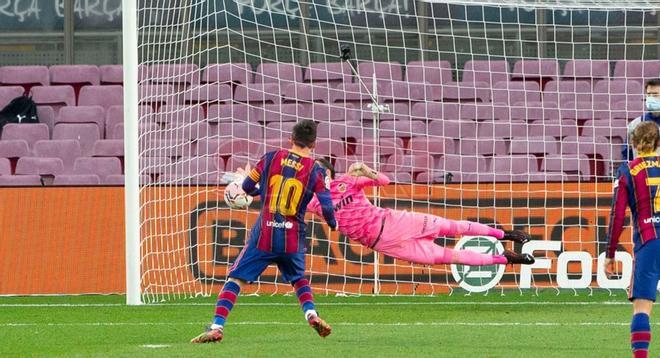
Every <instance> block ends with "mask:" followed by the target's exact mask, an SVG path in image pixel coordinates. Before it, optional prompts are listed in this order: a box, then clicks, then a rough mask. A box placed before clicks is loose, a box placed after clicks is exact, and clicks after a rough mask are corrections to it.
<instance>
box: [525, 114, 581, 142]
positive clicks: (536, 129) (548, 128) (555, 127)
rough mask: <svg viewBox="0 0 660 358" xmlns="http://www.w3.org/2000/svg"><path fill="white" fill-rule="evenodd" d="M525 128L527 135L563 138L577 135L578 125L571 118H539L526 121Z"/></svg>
mask: <svg viewBox="0 0 660 358" xmlns="http://www.w3.org/2000/svg"><path fill="white" fill-rule="evenodd" d="M527 128H528V135H529V136H531V137H555V138H563V137H566V136H576V135H578V126H577V123H576V121H575V120H573V119H561V120H560V119H548V120H545V121H544V120H539V121H534V122H531V123H528V125H527ZM523 136H524V134H523ZM560 145H561V143H560Z"/></svg>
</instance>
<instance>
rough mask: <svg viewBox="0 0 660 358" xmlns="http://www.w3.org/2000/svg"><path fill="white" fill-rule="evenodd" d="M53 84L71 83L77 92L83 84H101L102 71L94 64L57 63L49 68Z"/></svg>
mask: <svg viewBox="0 0 660 358" xmlns="http://www.w3.org/2000/svg"><path fill="white" fill-rule="evenodd" d="M48 73H49V74H50V84H51V85H70V86H73V89H74V90H75V93H76V98H77V96H78V93H80V88H81V87H83V86H90V85H91V86H98V85H100V84H101V71H100V70H99V68H98V67H97V66H94V65H55V66H50V68H49V69H48Z"/></svg>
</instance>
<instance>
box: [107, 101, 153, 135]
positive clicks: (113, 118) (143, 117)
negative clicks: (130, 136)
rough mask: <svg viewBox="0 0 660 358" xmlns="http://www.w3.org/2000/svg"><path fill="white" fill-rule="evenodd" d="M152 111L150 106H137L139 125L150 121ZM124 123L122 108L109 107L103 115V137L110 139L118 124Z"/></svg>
mask: <svg viewBox="0 0 660 358" xmlns="http://www.w3.org/2000/svg"><path fill="white" fill-rule="evenodd" d="M152 112H153V110H152V109H151V107H150V106H144V105H142V106H138V113H139V115H140V123H145V122H148V121H150V120H152V116H151V114H152ZM123 123H124V106H110V107H109V108H108V110H107V111H106V113H105V137H106V138H112V133H113V131H115V127H116V126H117V125H118V124H123ZM121 137H123V134H122V135H121Z"/></svg>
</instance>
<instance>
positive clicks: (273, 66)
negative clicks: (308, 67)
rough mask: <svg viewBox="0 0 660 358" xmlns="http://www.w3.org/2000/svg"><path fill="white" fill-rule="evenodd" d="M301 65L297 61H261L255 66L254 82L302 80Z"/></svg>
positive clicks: (291, 81)
mask: <svg viewBox="0 0 660 358" xmlns="http://www.w3.org/2000/svg"><path fill="white" fill-rule="evenodd" d="M302 80H303V72H302V67H300V65H299V64H297V63H261V64H259V65H258V66H257V73H256V75H255V76H254V83H281V84H285V83H293V82H302Z"/></svg>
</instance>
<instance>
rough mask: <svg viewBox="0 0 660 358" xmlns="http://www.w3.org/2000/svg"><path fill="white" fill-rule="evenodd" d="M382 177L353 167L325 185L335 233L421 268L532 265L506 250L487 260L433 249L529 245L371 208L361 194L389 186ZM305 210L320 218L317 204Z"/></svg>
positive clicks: (511, 234) (471, 226)
mask: <svg viewBox="0 0 660 358" xmlns="http://www.w3.org/2000/svg"><path fill="white" fill-rule="evenodd" d="M317 162H319V163H320V164H321V165H322V166H323V167H324V168H325V169H326V171H327V175H328V176H329V177H331V178H333V179H334V176H335V172H334V167H333V166H332V164H330V162H328V161H327V160H325V159H317ZM389 182H390V180H389V179H388V178H387V176H385V175H383V174H381V173H377V172H375V171H374V170H372V169H371V168H369V167H367V166H366V165H365V164H363V163H354V164H352V165H351V166H350V168H349V170H348V173H347V174H344V175H342V176H341V177H339V178H337V179H335V180H333V181H332V183H331V184H330V194H331V196H332V201H333V203H334V205H335V215H336V216H337V219H338V221H339V232H341V233H342V234H344V235H345V236H347V237H348V238H349V239H351V240H356V241H359V242H360V243H361V244H362V245H363V246H366V247H369V248H371V249H373V250H376V251H378V252H381V253H383V254H385V255H388V256H391V257H395V258H398V259H402V260H406V261H409V262H412V263H417V264H423V265H436V264H450V263H452V264H454V263H455V264H463V265H471V266H482V265H493V264H501V265H504V264H532V263H534V257H533V256H531V255H529V254H523V255H521V254H517V253H515V252H513V251H509V250H506V251H504V253H503V255H487V254H481V253H478V252H474V251H470V250H453V249H449V248H445V247H442V246H439V245H436V244H435V243H434V242H433V240H434V239H435V238H436V237H439V236H443V237H447V236H461V235H487V236H493V237H495V238H497V239H500V240H512V241H515V242H518V243H525V242H528V241H529V239H530V238H529V235H528V234H527V233H525V232H522V231H506V232H505V231H502V230H499V229H494V228H491V227H489V226H486V225H483V224H479V223H475V222H470V221H454V220H448V219H444V218H441V217H439V216H435V215H429V214H422V213H413V212H408V211H401V210H393V209H387V208H380V207H377V206H374V205H373V204H371V202H369V199H367V197H366V195H365V193H364V187H366V186H382V185H387V184H389ZM308 209H309V210H310V211H311V212H313V213H315V214H319V213H320V206H319V203H318V202H317V201H314V200H312V202H311V203H310V205H309V207H308Z"/></svg>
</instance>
